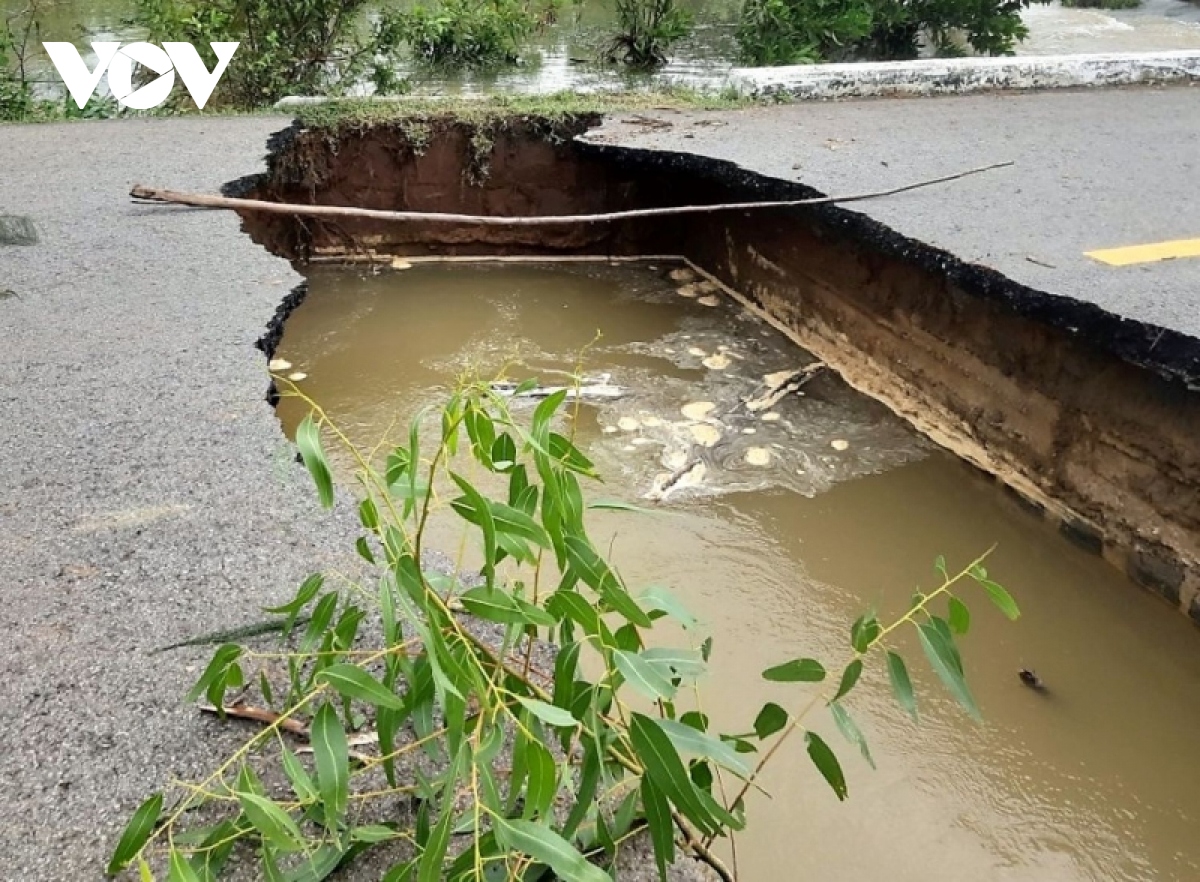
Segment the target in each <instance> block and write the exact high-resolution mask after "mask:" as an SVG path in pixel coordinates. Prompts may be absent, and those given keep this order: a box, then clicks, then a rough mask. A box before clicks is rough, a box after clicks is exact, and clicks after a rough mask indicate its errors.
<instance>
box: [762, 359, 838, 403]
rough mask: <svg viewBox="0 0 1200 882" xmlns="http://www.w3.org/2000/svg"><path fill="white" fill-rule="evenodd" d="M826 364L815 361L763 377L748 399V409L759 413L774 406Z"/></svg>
mask: <svg viewBox="0 0 1200 882" xmlns="http://www.w3.org/2000/svg"><path fill="white" fill-rule="evenodd" d="M823 367H825V365H824V364H823V363H821V362H819V361H814V362H813V363H812V364H810V365H806V366H804V367H802V368H798V369H796V370H791V371H776V372H775V373H773V374H767V375H766V376H764V377H763V384H762V385H761V386H759V388H758V389H756V390H755V392H756V393H757V394H755V395H754V396H753V397H752V398H750V399H748V400H747V401H746V410H748V411H750V412H751V413H757V412H758V411H760V410H766V409H767V408H770V407H774V406H775V405H776V404H778V403H779V402H780V401H781V400H783V398H784V397H785V396H787V395H790V394H792V393H793V392H798V391H799V390H800V387H801V386H803V385H804V384H805V383H807V382H808V381H809V380H811V379H812V378H813V377H814V376H816V373H817V371H819V370H821V368H823Z"/></svg>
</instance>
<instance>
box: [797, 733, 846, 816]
mask: <svg viewBox="0 0 1200 882" xmlns="http://www.w3.org/2000/svg"><path fill="white" fill-rule="evenodd" d="M804 741H805V743H806V744H807V745H808V758H809V759H811V760H812V762H813V765H814V766H816V767H817V771H818V772H820V773H821V777H822V778H824V779H825V781H826V782H827V783H828V784H829V786H830V787H831V788H833V792H834V793H835V794H837V798H838V799H845V798H846V796H847V793H848V791H847V790H846V776H845V775H843V774H842V766H841V764H840V763H839V762H838V758H837V755H836V754H835V753H834V752H833V751H832V750H830V749H829V745H828V744H826V743H825V742H824V741H823V740H822V738H821V736H820V735H818V734H817V733H816V732H811V731H810V732H805V733H804Z"/></svg>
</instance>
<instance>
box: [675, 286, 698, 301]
mask: <svg viewBox="0 0 1200 882" xmlns="http://www.w3.org/2000/svg"><path fill="white" fill-rule="evenodd" d="M675 293H676V294H678V295H679V296H680V297H687V298H689V299H691V298H694V297H699V296H700V292H699V291H697V290H696V286H695V285H680V286H679V287H678V288H676V289H675Z"/></svg>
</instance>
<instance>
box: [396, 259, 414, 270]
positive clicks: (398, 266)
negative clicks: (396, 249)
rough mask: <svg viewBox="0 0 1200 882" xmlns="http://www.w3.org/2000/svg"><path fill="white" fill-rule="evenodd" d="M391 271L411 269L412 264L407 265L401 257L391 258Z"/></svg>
mask: <svg viewBox="0 0 1200 882" xmlns="http://www.w3.org/2000/svg"><path fill="white" fill-rule="evenodd" d="M392 269H397V270H406V269H412V264H411V263H409V262H408V261H407V260H405V259H404V258H403V257H393V258H392Z"/></svg>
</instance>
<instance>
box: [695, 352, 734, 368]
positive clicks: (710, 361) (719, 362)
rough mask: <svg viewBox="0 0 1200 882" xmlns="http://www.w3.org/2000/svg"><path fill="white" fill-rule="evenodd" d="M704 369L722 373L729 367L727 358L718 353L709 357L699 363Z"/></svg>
mask: <svg viewBox="0 0 1200 882" xmlns="http://www.w3.org/2000/svg"><path fill="white" fill-rule="evenodd" d="M700 363H701V364H702V365H704V366H705V367H706V368H708V369H709V370H712V371H723V370H725V368H727V367H729V364H730V360H729V356H728V355H726V354H725V353H723V352H718V353H717V354H716V355H710V356H709V357H708V358H706V359H704V361H702V362H700Z"/></svg>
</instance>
